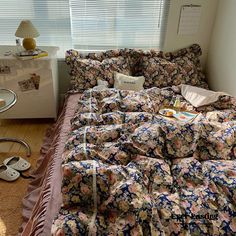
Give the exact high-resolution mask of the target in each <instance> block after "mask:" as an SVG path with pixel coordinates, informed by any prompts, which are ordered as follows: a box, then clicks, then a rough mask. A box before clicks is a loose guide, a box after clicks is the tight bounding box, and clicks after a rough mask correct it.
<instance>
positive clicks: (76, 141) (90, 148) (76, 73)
mask: <svg viewBox="0 0 236 236" xmlns="http://www.w3.org/2000/svg"><path fill="white" fill-rule="evenodd" d="M200 55H201V49H200V47H199V45H196V44H195V45H192V46H190V47H188V48H185V49H181V50H178V51H176V52H171V53H163V52H157V51H155V50H148V51H143V50H137V49H123V50H110V51H106V52H103V53H100V54H93V53H90V54H88V55H81V54H79V53H78V52H77V51H75V50H69V51H68V52H67V56H66V61H67V63H68V65H69V66H70V68H71V71H70V73H71V76H72V85H73V89H72V90H71V91H70V95H69V94H68V97H67V100H66V103H65V106H64V109H63V111H62V113H61V115H60V118H59V119H58V121H57V123H56V125H55V127H53V128H52V129H51V130H50V131H49V132H48V135H47V137H46V140H45V145H44V146H43V148H42V158H41V160H40V161H39V167H38V169H37V171H36V172H35V173H34V174H35V180H34V181H33V182H32V183H31V185H30V186H29V191H28V195H27V196H26V198H25V199H24V202H23V203H24V210H23V216H24V223H23V225H22V229H21V231H22V235H27V236H28V235H50V234H52V235H55V236H59V235H235V234H236V161H235V156H236V139H235V131H236V110H235V106H236V100H235V98H233V97H231V96H229V95H225V94H220V95H219V96H218V98H217V100H216V101H214V102H211V103H210V104H204V105H203V106H199V107H195V106H193V105H192V104H191V103H190V102H189V101H188V100H186V99H185V97H184V96H183V94H182V85H183V84H188V85H193V86H197V87H201V88H208V86H207V83H206V82H205V78H204V74H203V73H202V70H201V66H200V60H199V56H200ZM114 71H116V72H119V73H123V74H126V75H131V74H132V75H135V76H141V75H143V76H144V77H145V83H144V88H145V89H144V90H141V91H132V90H120V89H116V88H112V87H113V85H114ZM97 79H101V80H105V81H107V82H108V85H109V87H110V88H109V89H102V90H96V89H94V88H93V87H94V86H95V85H96V81H97ZM176 98H178V100H179V101H180V103H181V104H182V105H183V107H185V109H186V110H188V111H194V112H195V113H196V114H197V116H196V117H195V118H194V120H191V121H190V122H185V123H183V122H179V121H178V120H176V119H173V118H166V117H164V116H161V115H160V114H159V111H160V109H161V108H163V107H168V106H170V105H171V104H172V102H173V100H176Z"/></svg>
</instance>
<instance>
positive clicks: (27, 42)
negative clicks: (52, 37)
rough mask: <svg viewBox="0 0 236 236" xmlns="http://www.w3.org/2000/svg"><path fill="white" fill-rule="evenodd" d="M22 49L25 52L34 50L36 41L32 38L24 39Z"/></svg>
mask: <svg viewBox="0 0 236 236" xmlns="http://www.w3.org/2000/svg"><path fill="white" fill-rule="evenodd" d="M23 47H24V48H25V50H34V49H35V48H36V41H35V40H34V39H33V38H24V40H23Z"/></svg>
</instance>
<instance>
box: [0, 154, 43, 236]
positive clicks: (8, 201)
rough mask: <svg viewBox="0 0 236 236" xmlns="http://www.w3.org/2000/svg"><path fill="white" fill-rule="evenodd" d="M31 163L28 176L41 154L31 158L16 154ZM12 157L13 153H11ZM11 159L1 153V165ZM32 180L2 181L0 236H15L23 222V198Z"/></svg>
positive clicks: (0, 185)
mask: <svg viewBox="0 0 236 236" xmlns="http://www.w3.org/2000/svg"><path fill="white" fill-rule="evenodd" d="M15 155H19V156H21V157H22V158H24V159H26V160H27V161H29V162H30V163H31V168H30V169H29V171H25V172H24V174H25V175H28V174H29V172H30V171H31V170H33V168H35V166H36V162H37V160H38V157H39V152H33V153H32V155H31V157H26V154H25V153H18V154H17V153H15ZM11 156H12V153H11ZM8 157H9V154H7V153H0V163H2V161H3V160H4V159H6V158H8ZM29 181H30V179H23V178H22V177H20V178H19V179H17V180H16V181H15V182H6V181H3V180H0V235H1V236H15V235H17V234H18V229H19V227H20V225H21V222H22V217H21V211H22V198H23V197H24V196H25V193H26V190H27V186H28V183H29Z"/></svg>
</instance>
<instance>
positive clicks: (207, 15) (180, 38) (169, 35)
mask: <svg viewBox="0 0 236 236" xmlns="http://www.w3.org/2000/svg"><path fill="white" fill-rule="evenodd" d="M189 4H193V5H201V6H202V8H201V19H200V24H199V30H198V32H197V33H196V34H194V35H178V34H177V31H178V25H179V17H180V10H181V7H182V6H183V5H189ZM217 6H218V0H191V1H189V0H171V5H170V10H169V19H168V23H167V32H166V38H165V44H164V51H172V50H176V49H179V48H182V47H185V46H188V45H191V44H193V43H198V44H199V45H200V46H201V48H202V51H203V55H202V58H201V61H202V65H203V67H205V63H206V58H207V53H208V47H209V42H210V38H211V33H212V28H213V24H214V20H215V15H216V10H217Z"/></svg>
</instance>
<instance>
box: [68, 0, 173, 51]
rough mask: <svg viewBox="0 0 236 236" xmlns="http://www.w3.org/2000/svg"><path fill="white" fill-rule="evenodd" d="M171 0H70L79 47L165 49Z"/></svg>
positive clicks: (76, 42) (72, 24)
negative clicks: (163, 47)
mask: <svg viewBox="0 0 236 236" xmlns="http://www.w3.org/2000/svg"><path fill="white" fill-rule="evenodd" d="M169 4H170V1H168V0H99V1H96V0H70V8H71V26H72V27H71V28H72V43H73V45H74V46H75V48H79V49H108V48H123V47H129V48H132V47H136V48H159V49H160V48H162V43H163V38H164V35H165V29H166V23H167V16H168V9H169Z"/></svg>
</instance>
